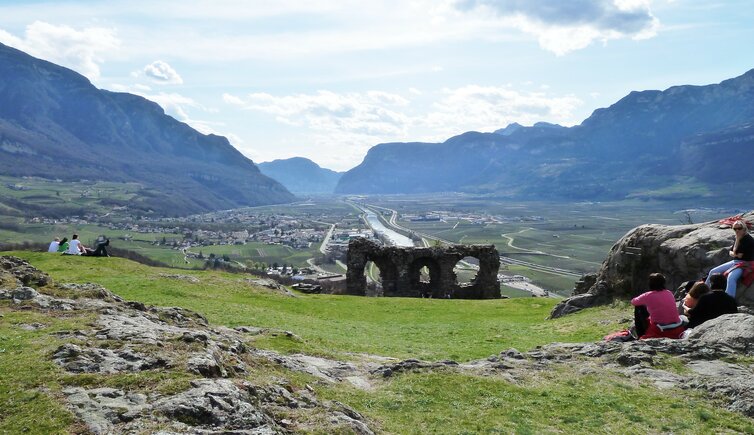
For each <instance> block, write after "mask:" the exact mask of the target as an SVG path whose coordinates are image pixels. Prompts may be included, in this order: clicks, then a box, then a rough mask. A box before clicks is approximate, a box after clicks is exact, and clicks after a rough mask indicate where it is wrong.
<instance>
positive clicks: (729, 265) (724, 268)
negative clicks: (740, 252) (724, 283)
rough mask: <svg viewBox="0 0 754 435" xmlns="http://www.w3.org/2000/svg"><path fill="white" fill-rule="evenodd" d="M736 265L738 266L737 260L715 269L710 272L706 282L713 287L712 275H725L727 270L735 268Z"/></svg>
mask: <svg viewBox="0 0 754 435" xmlns="http://www.w3.org/2000/svg"><path fill="white" fill-rule="evenodd" d="M734 264H736V260H731V261H729V262H727V263H723V264H721V265H719V266H717V267H714V268H713V269H712V270H710V271H709V273H708V274H707V279H706V280H705V281H704V282H705V283H707V285H711V283H710V277H711V276H712V275H714V274H716V273H723V272H725V271H726V270H728V269H730V268H731V267H733V265H734Z"/></svg>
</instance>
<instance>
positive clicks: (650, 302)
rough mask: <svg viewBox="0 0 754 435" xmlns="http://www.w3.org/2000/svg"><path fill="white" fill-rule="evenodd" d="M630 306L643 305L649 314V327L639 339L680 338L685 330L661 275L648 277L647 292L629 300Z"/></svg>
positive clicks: (673, 299)
mask: <svg viewBox="0 0 754 435" xmlns="http://www.w3.org/2000/svg"><path fill="white" fill-rule="evenodd" d="M631 304H632V305H633V306H635V307H638V306H642V305H643V306H645V307H646V309H647V311H648V312H649V325H648V326H647V330H646V332H644V334H643V335H641V336H640V337H639V338H640V339H647V338H663V337H664V338H680V336H681V334H683V331H684V330H685V329H686V327H685V326H683V322H682V321H681V318H680V316H679V315H678V308H677V307H676V304H675V297H673V293H672V292H671V291H670V290H668V289H666V288H665V276H664V275H663V274H661V273H653V274H651V275H649V291H647V292H644V293H642V294H640V295H639V296H637V297H635V298H633V299H631Z"/></svg>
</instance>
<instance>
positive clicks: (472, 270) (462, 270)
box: [453, 257, 479, 286]
mask: <svg viewBox="0 0 754 435" xmlns="http://www.w3.org/2000/svg"><path fill="white" fill-rule="evenodd" d="M453 273H455V274H456V283H457V284H458V285H460V286H466V285H473V284H474V282H475V281H476V277H477V273H479V259H478V258H476V257H463V258H462V259H460V260H459V261H458V262H457V263H456V264H455V266H454V267H453Z"/></svg>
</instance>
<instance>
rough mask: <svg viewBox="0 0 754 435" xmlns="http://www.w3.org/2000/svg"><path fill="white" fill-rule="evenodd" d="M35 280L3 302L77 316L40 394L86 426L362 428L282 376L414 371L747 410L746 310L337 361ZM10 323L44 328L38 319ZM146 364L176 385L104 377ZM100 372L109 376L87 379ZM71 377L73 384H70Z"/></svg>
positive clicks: (180, 313)
mask: <svg viewBox="0 0 754 435" xmlns="http://www.w3.org/2000/svg"><path fill="white" fill-rule="evenodd" d="M22 266H23V267H30V266H29V265H28V264H22ZM35 273H41V272H39V271H36V272H35ZM9 274H10V272H7V271H0V278H2V279H5V281H3V282H10V281H12V280H15V279H16V278H15V277H14V278H12V279H10V278H9V277H8V276H9ZM47 282H48V285H47V287H40V288H37V289H32V288H30V287H25V286H24V285H23V283H22V282H21V281H20V280H16V281H14V282H13V285H14V286H15V287H13V288H7V286H6V285H5V284H4V285H3V286H0V298H2V299H4V301H3V302H2V304H3V306H4V307H6V306H7V307H10V309H19V310H27V311H28V310H40V311H42V312H45V313H46V314H48V315H49V316H58V315H64V316H65V317H66V318H67V319H73V318H74V317H75V316H78V315H81V316H82V318H85V319H86V322H85V323H84V324H85V325H86V327H85V328H84V329H80V330H69V331H57V332H55V333H54V334H52V335H51V336H50V337H51V339H55V340H60V341H61V344H60V346H58V347H57V348H56V349H55V350H54V351H52V352H51V353H50V355H49V358H50V359H51V360H52V361H53V362H54V363H55V364H57V365H58V367H60V370H64V371H66V372H67V373H68V374H69V375H70V376H67V377H66V384H65V385H66V386H65V387H62V388H61V389H60V390H58V391H54V392H52V396H54V397H59V398H60V400H64V401H65V405H66V406H67V407H68V409H70V410H71V412H72V413H73V414H74V415H75V416H76V419H77V420H79V421H80V422H82V423H83V424H85V425H86V428H87V430H88V431H89V432H91V433H94V434H110V433H166V434H167V433H170V434H208V433H234V434H235V433H238V434H241V433H244V434H279V433H301V432H312V433H355V434H361V435H368V434H372V433H373V430H372V429H371V428H370V422H369V421H368V420H367V419H366V418H364V416H362V415H361V414H359V413H358V412H357V411H356V410H354V409H351V408H350V407H348V406H346V405H344V404H342V403H340V402H338V401H335V400H326V399H322V398H320V397H318V395H317V393H316V390H315V388H313V387H311V386H310V385H304V386H301V385H295V384H294V383H291V382H289V381H288V380H286V379H285V378H284V377H282V376H283V374H285V373H289V372H291V371H292V372H301V373H306V374H308V375H311V376H312V377H313V378H314V379H316V381H315V382H316V383H325V384H337V383H348V384H349V385H352V386H354V387H356V388H360V389H363V390H366V391H369V390H371V389H373V388H378V387H379V386H380V384H381V383H382V382H385V381H384V380H385V379H389V378H392V377H393V376H396V375H399V374H401V373H406V372H415V371H420V372H424V371H433V372H437V373H445V372H448V371H453V372H461V373H464V374H469V375H474V376H484V377H486V376H489V377H494V378H495V379H504V380H506V381H507V382H511V383H513V384H519V385H527V384H528V383H530V382H531V381H532V379H536V378H537V377H538V376H539V375H540V374H541V373H543V372H544V371H550V372H556V373H561V374H563V375H564V376H568V375H570V374H573V375H574V376H581V375H584V374H594V375H597V376H603V375H605V376H614V375H617V376H619V377H620V378H629V379H632V380H636V381H637V382H641V383H643V384H649V385H653V386H654V387H655V388H658V389H668V388H674V389H675V388H679V389H686V390H690V391H702V392H704V393H705V394H707V395H709V396H710V397H712V398H714V400H716V401H718V402H719V403H724V404H725V406H726V407H727V408H728V409H729V410H731V411H735V412H739V413H742V414H744V415H747V416H749V417H754V381H753V380H752V376H751V367H750V363H749V362H750V361H751V359H752V357H754V316H752V315H750V314H743V313H740V314H730V315H725V316H721V317H719V318H717V319H714V320H711V321H708V322H706V323H704V324H703V325H701V326H699V327H697V328H696V329H695V330H694V331H693V333H692V334H691V335H690V337H689V338H688V339H687V340H668V339H659V340H643V341H635V342H629V343H617V342H597V343H552V344H549V345H545V346H541V347H537V348H535V349H533V350H530V351H527V352H519V351H518V350H516V349H508V350H505V351H502V352H500V353H499V354H497V355H492V356H490V357H488V358H485V359H481V360H477V361H471V362H461V363H459V362H455V361H447V360H446V361H436V362H429V361H421V360H417V359H407V360H404V361H398V360H395V359H390V358H381V357H376V356H369V357H366V356H365V358H364V359H363V360H361V361H360V362H354V361H349V362H343V361H336V360H332V359H327V358H322V357H316V356H310V355H301V354H296V355H281V354H279V353H277V352H273V351H269V350H260V349H255V348H254V347H253V345H252V342H251V341H250V340H248V338H250V337H253V336H257V335H259V334H263V333H265V334H281V335H286V336H289V337H291V338H294V339H295V336H294V335H293V334H292V333H290V332H286V331H275V332H274V331H271V330H266V329H260V328H254V327H237V328H235V329H230V328H226V327H217V326H212V325H210V324H209V323H208V322H207V320H206V319H205V318H204V317H202V316H201V315H199V314H197V313H193V312H191V311H188V310H184V309H181V308H176V307H168V308H161V307H149V306H146V305H144V304H141V303H138V302H125V301H123V300H121V299H120V298H118V297H117V296H116V295H113V294H112V293H110V292H109V291H108V290H107V289H104V288H102V287H100V286H96V285H93V284H84V285H73V284H70V285H65V286H58V285H55V284H53V283H52V281H51V280H49V278H48V281H47ZM46 293H51V294H55V295H57V296H52V295H51V294H46ZM61 294H64V295H65V296H68V297H66V298H62V297H61V296H60V295H61ZM18 327H19V328H24V329H26V328H33V329H44V325H38V324H20V325H18ZM669 357H672V358H673V360H674V361H676V360H677V361H679V363H680V364H681V365H682V366H683V367H680V368H679V367H678V364H676V363H675V362H674V363H673V364H670V365H668V364H667V361H668V358H669ZM257 367H263V368H264V369H263V370H262V371H261V373H269V371H268V370H266V369H270V368H271V369H272V370H273V373H275V374H274V376H270V375H269V374H267V375H264V376H258V374H259V373H260V372H257V371H255V368H257ZM156 371H160V372H165V373H164V375H165V376H166V377H170V376H174V377H177V378H178V379H181V380H182V381H181V382H183V383H178V384H177V386H171V388H167V389H150V388H148V387H147V386H144V385H142V383H139V382H137V383H135V384H128V383H125V384H123V386H121V384H120V383H113V382H112V380H113V378H114V377H116V376H118V375H123V374H128V375H130V376H129V378H131V379H133V377H134V376H133V375H134V374H144V375H154V374H155V372H156ZM679 373H683V375H681V374H679ZM100 375H101V376H102V379H107V380H110V382H105V383H104V385H103V384H102V383H99V384H98V382H97V379H98V378H97V376H100ZM162 375H163V373H161V374H160V377H162ZM78 376H82V378H83V379H82V382H81V383H77V382H76V379H77V377H78ZM145 379H148V380H152V379H156V377H154V376H148V377H147V376H145ZM148 382H149V381H148ZM388 382H390V381H388ZM113 385H117V386H113ZM312 385H317V384H315V383H312ZM48 393H50V392H49V391H47V390H45V392H44V394H48Z"/></svg>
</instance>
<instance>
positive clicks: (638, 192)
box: [336, 70, 754, 200]
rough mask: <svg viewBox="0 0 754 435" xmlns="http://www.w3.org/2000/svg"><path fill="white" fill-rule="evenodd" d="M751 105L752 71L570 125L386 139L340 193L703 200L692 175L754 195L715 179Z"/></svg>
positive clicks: (645, 97)
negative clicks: (668, 194) (666, 195)
mask: <svg viewBox="0 0 754 435" xmlns="http://www.w3.org/2000/svg"><path fill="white" fill-rule="evenodd" d="M752 101H754V70H751V71H749V72H747V73H745V74H743V75H741V76H739V77H736V78H733V79H730V80H725V81H723V82H721V83H718V84H711V85H707V86H674V87H671V88H669V89H666V90H664V91H659V90H654V91H642V92H631V93H630V94H629V95H627V96H626V97H624V98H622V99H621V100H619V101H618V102H616V103H615V104H613V105H611V106H610V107H607V108H601V109H597V110H595V111H594V113H593V114H592V115H591V116H590V117H589V118H587V119H586V120H584V122H583V123H582V124H581V125H578V126H574V127H570V128H565V127H560V126H556V125H551V124H545V123H537V124H535V125H534V126H532V127H522V126H520V125H516V124H512V125H511V126H509V127H506V128H505V129H501V130H498V131H496V132H495V133H478V132H467V133H464V134H461V135H459V136H455V137H453V138H450V139H448V140H447V141H445V142H443V143H391V144H379V145H376V146H375V147H373V148H372V149H370V150H369V152H368V153H367V155H366V157H365V158H364V161H363V162H362V163H361V164H360V165H358V166H357V167H355V168H353V169H351V170H349V171H348V172H346V173H345V174H343V176H342V177H341V179H340V182H339V183H338V186H337V188H336V192H337V193H425V192H445V191H455V192H469V193H496V194H504V195H507V196H513V197H519V198H526V199H529V200H530V199H532V198H547V199H615V198H624V197H626V196H627V195H634V196H660V195H662V193H661V192H658V193H654V192H652V191H659V190H661V189H662V188H666V187H667V186H668V185H673V184H677V185H678V186H679V187H680V189H679V190H682V191H683V192H681V193H683V194H685V195H690V196H700V192H695V191H693V190H691V189H690V188H689V187H688V186H689V183H688V181H689V179H696V181H699V182H700V183H703V184H704V187H705V188H707V189H709V191H710V192H713V193H718V194H725V193H726V192H728V191H729V190H730V186H726V185H725V183H728V182H741V181H743V183H739V187H738V188H737V189H735V190H736V191H737V192H740V184H743V185H744V186H745V187H746V189H747V191H752V190H754V184H752V183H751V182H750V180H748V179H747V180H735V179H734V180H731V179H730V178H729V177H725V176H723V177H716V176H715V174H720V172H722V171H720V168H722V167H725V160H726V157H727V156H728V150H730V149H731V148H733V149H749V148H750V144H751V142H752V134H751V128H750V127H747V126H750V124H751V123H752V121H754V104H753V103H752ZM700 135H701V136H704V137H702V138H701V139H700V138H699V137H698V136H700ZM734 144H738V145H734ZM747 147H748V148H747ZM700 163H701V164H702V166H703V167H704V168H706V169H704V170H702V171H701V172H700V171H699V167H700ZM744 165H745V168H744V171H745V169H746V168H748V166H749V164H748V163H745V164H744ZM658 174H661V175H662V176H658ZM739 178H740V177H739ZM649 192H652V193H651V194H650V193H649ZM679 194H680V193H678V192H676V193H674V195H675V196H678V195H679Z"/></svg>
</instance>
